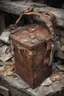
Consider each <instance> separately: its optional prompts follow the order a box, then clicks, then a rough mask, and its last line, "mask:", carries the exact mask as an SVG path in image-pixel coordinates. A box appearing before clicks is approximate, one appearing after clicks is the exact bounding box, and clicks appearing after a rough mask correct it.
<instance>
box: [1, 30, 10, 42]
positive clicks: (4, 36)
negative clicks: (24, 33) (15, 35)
mask: <svg viewBox="0 0 64 96" xmlns="http://www.w3.org/2000/svg"><path fill="white" fill-rule="evenodd" d="M9 36H10V32H9V31H8V30H5V31H4V32H2V34H1V36H0V40H1V41H3V42H4V43H7V44H9Z"/></svg>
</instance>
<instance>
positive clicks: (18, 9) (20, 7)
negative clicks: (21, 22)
mask: <svg viewBox="0 0 64 96" xmlns="http://www.w3.org/2000/svg"><path fill="white" fill-rule="evenodd" d="M31 6H34V10H33V11H37V12H39V11H40V12H42V13H43V12H46V11H50V12H51V13H53V14H54V15H55V16H56V21H57V25H58V26H62V27H64V10H62V9H56V8H52V7H48V6H45V7H43V5H42V4H38V3H33V2H21V1H16V2H10V1H9V2H6V1H0V10H3V11H5V12H8V13H11V14H15V15H21V14H22V13H23V12H24V11H25V10H27V9H28V8H30V7H31Z"/></svg>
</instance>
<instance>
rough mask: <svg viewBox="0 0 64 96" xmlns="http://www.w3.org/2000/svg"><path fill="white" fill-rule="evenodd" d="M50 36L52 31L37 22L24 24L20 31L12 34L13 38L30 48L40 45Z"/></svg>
mask: <svg viewBox="0 0 64 96" xmlns="http://www.w3.org/2000/svg"><path fill="white" fill-rule="evenodd" d="M50 38H51V34H50V32H49V31H48V30H47V29H45V28H43V27H41V26H40V25H37V24H30V25H27V26H24V27H22V28H21V29H20V30H19V31H18V32H16V33H14V34H13V35H11V39H13V40H14V41H16V42H18V43H20V44H22V45H24V46H26V47H29V48H32V47H34V46H38V45H39V44H41V43H43V42H44V40H47V39H50Z"/></svg>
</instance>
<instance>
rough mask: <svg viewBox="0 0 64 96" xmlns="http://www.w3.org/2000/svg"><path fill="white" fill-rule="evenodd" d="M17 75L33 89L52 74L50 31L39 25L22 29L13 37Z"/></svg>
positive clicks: (31, 25)
mask: <svg viewBox="0 0 64 96" xmlns="http://www.w3.org/2000/svg"><path fill="white" fill-rule="evenodd" d="M11 39H12V41H13V46H14V55H15V67H16V71H17V73H18V74H19V75H20V76H21V77H22V78H23V80H24V81H26V82H27V83H28V84H29V85H30V86H31V87H32V88H34V87H36V86H38V85H39V84H40V83H41V82H42V81H43V80H44V79H46V78H47V77H48V76H49V75H50V74H51V72H52V66H51V65H49V61H50V52H51V34H50V31H49V30H47V29H45V28H43V27H42V26H40V25H37V24H30V25H26V26H24V27H22V28H21V29H20V30H19V31H18V32H16V33H15V34H13V35H11Z"/></svg>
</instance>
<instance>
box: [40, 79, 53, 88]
mask: <svg viewBox="0 0 64 96" xmlns="http://www.w3.org/2000/svg"><path fill="white" fill-rule="evenodd" d="M51 84H52V81H51V80H50V78H47V79H46V80H45V81H44V82H43V83H42V84H41V85H43V86H50V85H51Z"/></svg>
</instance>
